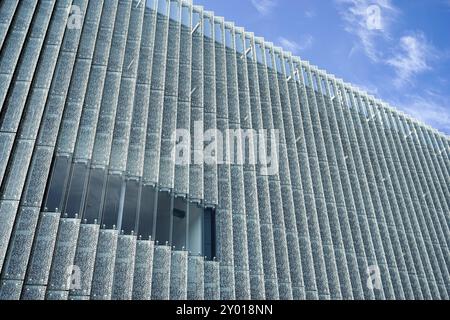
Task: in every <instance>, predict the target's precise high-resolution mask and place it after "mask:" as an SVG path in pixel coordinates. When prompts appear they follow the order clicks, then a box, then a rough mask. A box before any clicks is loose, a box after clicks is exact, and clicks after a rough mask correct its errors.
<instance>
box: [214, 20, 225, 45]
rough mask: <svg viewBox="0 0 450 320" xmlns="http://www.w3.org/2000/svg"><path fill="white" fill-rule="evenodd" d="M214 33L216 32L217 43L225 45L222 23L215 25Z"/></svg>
mask: <svg viewBox="0 0 450 320" xmlns="http://www.w3.org/2000/svg"><path fill="white" fill-rule="evenodd" d="M214 32H215V37H216V42H219V43H223V33H222V25H221V24H220V23H215V24H214Z"/></svg>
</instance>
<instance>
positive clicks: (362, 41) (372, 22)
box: [335, 0, 399, 62]
mask: <svg viewBox="0 0 450 320" xmlns="http://www.w3.org/2000/svg"><path fill="white" fill-rule="evenodd" d="M335 2H336V4H337V5H338V10H339V14H340V15H341V17H342V19H343V20H344V22H345V30H346V31H347V32H349V33H351V34H354V35H355V36H356V37H357V38H358V40H359V41H358V42H357V43H356V44H355V46H354V47H353V48H352V53H353V52H354V51H355V50H356V49H358V48H359V49H362V50H363V51H364V52H365V54H366V55H367V57H369V58H370V59H371V60H372V61H374V62H378V61H380V60H381V59H382V57H381V55H380V52H379V50H378V48H377V45H376V42H377V40H378V39H389V27H390V25H391V23H392V21H393V20H394V19H395V17H396V16H397V15H398V13H399V10H398V9H397V8H396V7H394V6H393V5H392V3H391V0H335Z"/></svg>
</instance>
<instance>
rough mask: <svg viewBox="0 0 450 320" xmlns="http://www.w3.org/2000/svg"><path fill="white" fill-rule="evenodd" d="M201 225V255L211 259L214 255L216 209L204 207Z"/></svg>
mask: <svg viewBox="0 0 450 320" xmlns="http://www.w3.org/2000/svg"><path fill="white" fill-rule="evenodd" d="M203 226H204V227H203V228H204V230H203V232H204V239H203V246H204V254H203V255H204V256H205V257H206V258H207V259H208V260H212V259H213V258H214V257H215V256H216V210H214V209H212V208H207V209H205V215H204V223H203Z"/></svg>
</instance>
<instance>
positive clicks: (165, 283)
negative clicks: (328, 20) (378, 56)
mask: <svg viewBox="0 0 450 320" xmlns="http://www.w3.org/2000/svg"><path fill="white" fill-rule="evenodd" d="M0 99H1V100H0V299H2V300H3V299H13V300H16V299H32V300H34V299H36V300H40V299H55V300H61V299H62V300H67V299H77V300H89V299H113V300H115V299H144V300H145V299H448V298H449V290H450V274H449V269H450V255H449V242H450V232H449V217H450V210H449V207H450V139H449V137H447V136H445V135H443V134H441V133H439V132H437V131H436V130H434V129H432V128H430V127H428V126H426V125H424V124H422V123H419V122H418V121H416V120H414V119H412V118H410V117H408V116H406V115H405V114H402V113H400V112H398V111H396V110H395V109H393V108H391V107H389V106H388V105H387V104H386V103H384V102H382V101H380V100H378V99H375V98H374V97H372V96H370V95H368V94H366V93H365V92H363V91H360V90H359V89H357V88H355V87H353V86H352V85H350V84H348V83H345V82H343V81H342V80H340V79H337V78H336V77H334V76H333V75H330V74H328V73H326V72H325V71H323V70H320V69H318V68H317V67H315V66H313V65H310V64H309V63H308V62H306V61H302V60H301V59H300V58H298V57H295V56H292V55H291V54H290V53H288V52H285V51H283V50H282V49H281V48H277V47H274V46H273V45H272V44H271V43H268V42H266V41H264V39H263V38H259V37H255V36H254V35H253V34H252V33H249V32H246V31H245V30H243V29H242V28H239V27H236V26H234V24H233V23H229V22H226V21H224V19H223V18H221V17H216V16H214V14H213V13H212V12H209V11H204V10H203V8H202V7H199V6H195V5H191V4H189V3H187V2H186V3H185V2H184V1H181V0H159V1H158V0H151V1H150V0H149V1H144V0H96V1H88V0H56V1H55V0H39V1H38V0H21V1H19V0H8V1H2V2H1V3H0Z"/></svg>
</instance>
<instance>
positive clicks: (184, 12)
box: [181, 6, 191, 27]
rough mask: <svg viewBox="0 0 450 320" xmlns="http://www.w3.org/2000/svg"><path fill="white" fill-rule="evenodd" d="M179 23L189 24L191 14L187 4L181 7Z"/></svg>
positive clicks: (187, 25) (188, 25)
mask: <svg viewBox="0 0 450 320" xmlns="http://www.w3.org/2000/svg"><path fill="white" fill-rule="evenodd" d="M181 23H182V24H183V25H184V26H186V27H190V26H191V14H190V12H189V7H187V6H183V8H182V9H181Z"/></svg>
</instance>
